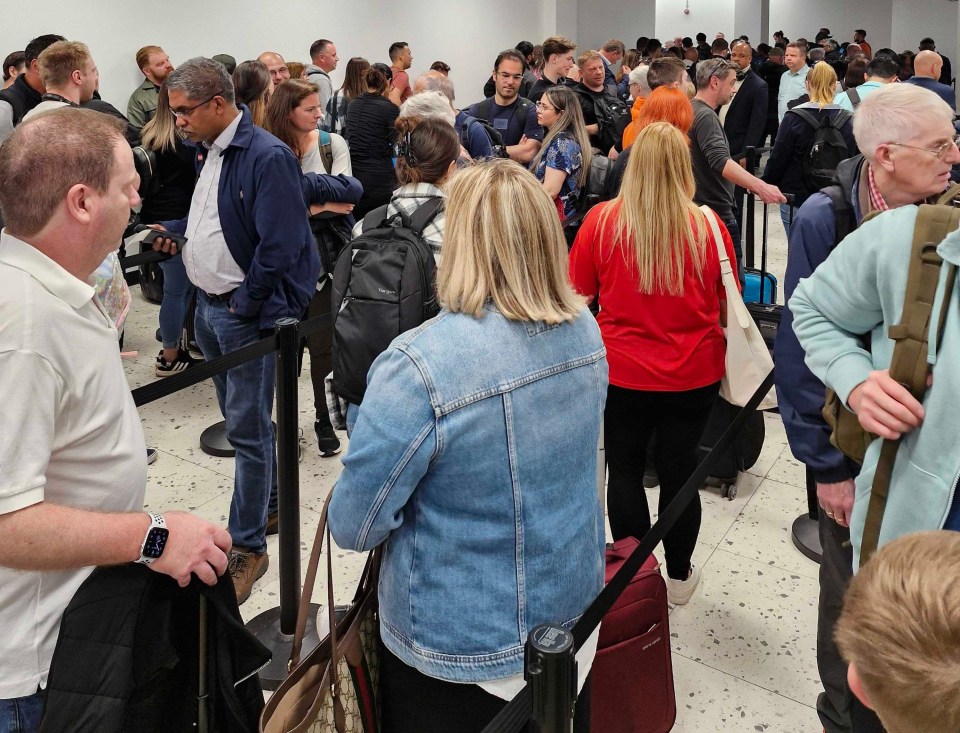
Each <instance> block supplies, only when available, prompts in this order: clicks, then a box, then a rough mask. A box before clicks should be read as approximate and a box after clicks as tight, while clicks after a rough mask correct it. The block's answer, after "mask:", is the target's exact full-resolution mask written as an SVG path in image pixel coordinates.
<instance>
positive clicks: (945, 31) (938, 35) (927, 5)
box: [891, 0, 960, 76]
mask: <svg viewBox="0 0 960 733" xmlns="http://www.w3.org/2000/svg"><path fill="white" fill-rule="evenodd" d="M958 12H960V3H954V2H947V0H926V1H925V2H916V0H910V1H908V0H893V36H892V41H893V44H892V45H891V48H892V49H893V50H894V51H898V52H899V51H905V50H907V49H909V50H911V51H916V50H917V46H918V44H919V43H920V39H921V38H926V37H927V36H930V38H932V39H933V40H934V41H935V42H936V44H937V50H938V51H942V52H943V53H944V54H945V55H946V56H947V58H949V59H950V62H951V65H952V66H953V69H954V76H956V74H957V72H958V71H960V68H958V67H957V66H956V63H957V14H958Z"/></svg>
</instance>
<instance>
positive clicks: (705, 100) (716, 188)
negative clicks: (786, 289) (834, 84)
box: [690, 59, 786, 279]
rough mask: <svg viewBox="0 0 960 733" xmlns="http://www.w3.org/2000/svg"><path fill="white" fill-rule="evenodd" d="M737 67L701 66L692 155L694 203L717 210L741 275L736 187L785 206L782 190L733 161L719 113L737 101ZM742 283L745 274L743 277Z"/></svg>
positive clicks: (707, 63)
mask: <svg viewBox="0 0 960 733" xmlns="http://www.w3.org/2000/svg"><path fill="white" fill-rule="evenodd" d="M736 69H737V66H736V65H735V64H733V63H731V62H729V61H725V60H723V59H709V60H707V61H701V62H700V63H699V64H697V95H696V96H695V97H694V98H693V127H692V128H690V142H691V147H690V151H691V153H692V156H693V176H694V179H695V180H696V183H697V191H696V193H695V194H694V197H693V200H694V201H695V202H696V203H697V204H698V205H700V206H703V205H706V206H709V207H710V208H711V209H713V210H714V211H715V212H716V213H717V215H718V216H719V217H720V218H721V219H722V220H723V223H724V224H725V225H726V227H727V229H728V230H729V231H730V238H731V239H732V240H733V246H734V248H735V249H736V252H737V271H738V272H741V271H742V269H743V256H742V254H741V245H740V226H739V224H738V223H737V219H736V217H735V216H734V213H733V195H734V194H733V191H734V186H740V187H741V188H744V189H746V190H747V191H749V192H751V193H753V194H756V195H757V196H759V197H760V199H761V200H762V201H763V202H764V203H766V204H774V203H784V202H785V201H786V198H785V197H784V195H783V194H782V193H780V189H779V188H777V187H776V186H771V185H770V184H768V183H764V182H763V181H761V180H760V179H759V178H757V177H756V176H754V175H751V174H750V173H747V171H746V170H744V168H743V167H742V166H741V165H740V164H739V163H737V162H736V161H735V160H733V158H731V157H730V145H729V143H728V142H727V136H726V134H725V133H724V131H723V126H722V125H721V124H720V118H719V117H718V116H717V113H716V111H715V110H717V109H718V108H719V107H722V106H723V105H725V104H727V103H728V102H729V101H730V99H731V98H732V97H733V90H734V85H735V84H736V81H737V73H736ZM741 279H742V274H741Z"/></svg>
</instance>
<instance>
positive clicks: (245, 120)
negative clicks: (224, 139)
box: [183, 104, 254, 158]
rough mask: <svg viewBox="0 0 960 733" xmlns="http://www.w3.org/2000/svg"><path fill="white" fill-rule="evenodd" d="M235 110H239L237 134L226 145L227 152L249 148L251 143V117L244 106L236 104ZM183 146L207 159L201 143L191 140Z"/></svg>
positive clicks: (184, 142)
mask: <svg viewBox="0 0 960 733" xmlns="http://www.w3.org/2000/svg"><path fill="white" fill-rule="evenodd" d="M237 108H238V109H239V110H240V123H239V124H238V125H237V132H236V134H234V136H233V140H231V141H230V144H229V145H227V150H229V149H230V148H249V147H250V144H251V143H252V142H253V128H254V124H253V115H252V114H251V113H250V109H249V108H248V107H247V105H245V104H238V105H237ZM183 144H184V145H186V146H188V147H191V148H196V149H197V150H199V151H200V154H201V155H202V156H203V157H204V158H206V157H207V152H209V151H208V150H207V147H206V146H205V145H203V144H202V143H195V142H194V141H193V140H184V141H183ZM224 152H226V151H224Z"/></svg>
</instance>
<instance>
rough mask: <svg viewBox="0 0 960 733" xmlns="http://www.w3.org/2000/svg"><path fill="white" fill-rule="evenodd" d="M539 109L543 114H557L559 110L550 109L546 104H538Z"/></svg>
mask: <svg viewBox="0 0 960 733" xmlns="http://www.w3.org/2000/svg"><path fill="white" fill-rule="evenodd" d="M537 109H538V110H540V111H541V112H556V111H557V108H556V107H549V106H547V105H546V104H544V103H543V102H537Z"/></svg>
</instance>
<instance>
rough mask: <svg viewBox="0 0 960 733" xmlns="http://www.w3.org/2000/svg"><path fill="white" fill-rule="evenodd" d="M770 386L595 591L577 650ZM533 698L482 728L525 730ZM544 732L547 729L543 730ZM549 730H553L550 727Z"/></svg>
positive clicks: (523, 696)
mask: <svg viewBox="0 0 960 733" xmlns="http://www.w3.org/2000/svg"><path fill="white" fill-rule="evenodd" d="M772 386H773V372H772V371H771V372H770V373H769V374H768V375H767V377H766V379H764V380H763V383H762V384H761V385H760V387H759V388H758V389H757V391H756V392H754V394H753V396H752V397H751V398H750V400H749V401H748V402H747V404H746V405H745V406H744V407H743V409H742V410H740V412H738V413H737V416H736V417H735V418H734V419H733V421H732V422H731V423H730V425H729V426H728V427H727V429H726V430H724V431H723V435H721V436H720V439H719V440H718V441H717V443H716V445H714V446H713V449H712V450H711V451H710V452H709V453H708V454H707V456H706V458H704V459H703V461H702V462H701V463H700V465H699V466H697V468H696V469H695V470H694V472H693V474H692V475H691V476H690V478H689V479H687V482H686V483H685V484H684V485H683V488H681V489H680V491H679V492H678V493H677V495H676V496H675V497H674V499H673V501H671V502H670V505H669V506H668V507H667V508H666V510H664V511H663V512H662V513H661V514H660V518H659V519H658V520H657V523H656V524H654V525H653V527H651V528H650V531H649V532H647V533H646V534H645V535H644V536H643V539H642V540H640V544H639V545H637V548H636V549H635V550H634V551H633V554H631V555H630V557H629V558H627V560H626V562H624V563H623V566H622V567H621V568H620V570H619V571H617V574H616V575H614V576H613V578H611V580H610V582H609V583H608V584H607V585H606V587H604V589H603V590H602V591H600V595H598V596H597V597H596V599H595V600H594V601H593V603H591V604H590V607H589V608H587V610H586V611H584V613H583V616H581V617H580V620H579V621H577V623H576V624H575V625H574V627H573V632H572V633H573V638H574V648H575V649H576V650H579V649H580V647H581V646H583V643H584V642H585V641H586V640H587V638H588V637H589V636H590V635H591V634H592V633H593V632H594V631H595V630H596V628H597V627H598V626H599V625H600V621H601V620H602V619H603V617H604V616H605V615H606V613H607V612H608V611H609V610H610V609H611V608H612V607H613V604H614V603H616V601H617V599H618V598H619V597H620V594H621V593H623V591H624V590H625V589H626V587H627V586H628V585H629V584H630V581H631V580H632V579H633V576H634V575H636V574H637V571H639V570H640V567H641V566H642V565H643V563H644V561H645V560H646V559H647V558H648V557H649V556H650V554H651V553H652V552H653V550H654V548H656V546H657V545H658V544H659V543H660V542H661V540H663V537H664V535H666V533H667V532H669V531H670V530H671V529H672V528H673V525H674V524H676V523H677V520H678V519H679V518H680V515H681V514H682V513H683V511H684V509H686V508H687V504H689V503H690V500H691V499H693V497H694V496H695V495H696V493H697V492H698V491H699V490H700V487H701V486H703V482H704V481H705V480H706V478H707V476H708V475H710V471H711V470H712V469H713V467H714V465H715V464H716V463H717V461H718V460H719V458H720V456H721V455H723V453H724V452H726V451H727V450H728V449H729V448H730V446H731V445H732V444H733V441H734V438H736V437H737V433H739V432H740V430H741V429H742V428H743V425H744V423H745V422H746V420H747V418H749V417H750V415H752V414H753V413H754V412H756V410H757V407H759V405H760V402H761V401H762V400H763V398H764V397H765V396H766V394H767V393H768V392H769V391H770V388H771V387H772ZM528 646H529V642H528ZM532 698H533V695H532V692H531V689H530V684H527V685H526V686H525V687H524V688H523V690H521V691H520V692H519V693H518V694H517V696H516V697H515V698H513V700H511V701H510V702H509V703H508V704H507V706H506V707H505V708H504V709H503V710H501V711H500V713H499V714H498V715H497V716H496V717H495V718H494V719H493V720H492V721H490V724H489V725H487V727H486V728H484V729H483V733H519V731H522V730H524V728H525V726H526V725H527V723H528V721H529V720H530V718H531V715H532V712H533V711H532V707H531V700H532ZM545 733H547V732H546V731H545ZM549 733H553V731H550V732H549Z"/></svg>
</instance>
